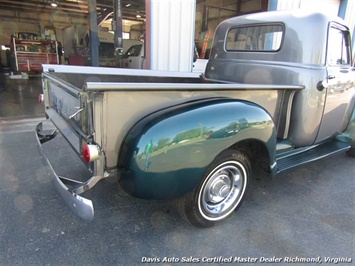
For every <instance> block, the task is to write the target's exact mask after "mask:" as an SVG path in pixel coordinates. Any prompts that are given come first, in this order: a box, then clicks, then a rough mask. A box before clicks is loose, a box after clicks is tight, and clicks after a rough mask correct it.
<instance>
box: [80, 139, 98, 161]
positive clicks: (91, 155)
mask: <svg viewBox="0 0 355 266" xmlns="http://www.w3.org/2000/svg"><path fill="white" fill-rule="evenodd" d="M99 153H100V148H99V146H97V145H92V144H86V145H85V146H84V147H83V151H82V155H83V159H84V161H85V162H87V163H88V162H92V161H95V160H97V159H98V158H99Z"/></svg>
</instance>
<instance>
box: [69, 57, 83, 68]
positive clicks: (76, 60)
mask: <svg viewBox="0 0 355 266" xmlns="http://www.w3.org/2000/svg"><path fill="white" fill-rule="evenodd" d="M69 65H75V66H86V58H85V57H84V56H81V55H70V56H69Z"/></svg>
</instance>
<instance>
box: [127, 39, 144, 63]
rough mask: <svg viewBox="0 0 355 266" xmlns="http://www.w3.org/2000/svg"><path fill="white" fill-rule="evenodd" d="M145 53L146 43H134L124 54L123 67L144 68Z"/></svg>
mask: <svg viewBox="0 0 355 266" xmlns="http://www.w3.org/2000/svg"><path fill="white" fill-rule="evenodd" d="M144 65H145V55H144V43H143V42H140V41H139V43H135V44H133V45H132V46H131V47H130V48H129V49H128V50H127V51H126V52H124V56H123V67H124V68H134V69H144V68H145V67H144Z"/></svg>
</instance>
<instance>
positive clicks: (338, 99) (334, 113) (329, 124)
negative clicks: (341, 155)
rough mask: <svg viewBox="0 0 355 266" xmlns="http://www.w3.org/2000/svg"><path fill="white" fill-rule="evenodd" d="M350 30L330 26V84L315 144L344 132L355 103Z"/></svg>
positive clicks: (328, 81) (328, 67) (328, 56)
mask: <svg viewBox="0 0 355 266" xmlns="http://www.w3.org/2000/svg"><path fill="white" fill-rule="evenodd" d="M350 44H351V42H350V34H349V31H348V29H347V28H345V27H342V26H341V25H339V24H336V23H334V24H331V26H330V27H329V33H328V45H327V60H326V62H327V74H328V77H327V83H328V87H327V88H326V89H327V93H326V99H325V101H324V103H325V106H324V114H323V119H322V123H321V126H320V129H319V132H318V136H317V140H316V142H320V141H322V140H325V139H327V138H329V137H332V136H334V135H335V134H337V133H340V132H342V131H344V129H345V128H346V126H347V124H348V121H349V119H350V115H351V112H352V109H353V107H354V100H355V98H354V97H355V94H354V93H355V72H354V68H353V67H352V62H351V48H350Z"/></svg>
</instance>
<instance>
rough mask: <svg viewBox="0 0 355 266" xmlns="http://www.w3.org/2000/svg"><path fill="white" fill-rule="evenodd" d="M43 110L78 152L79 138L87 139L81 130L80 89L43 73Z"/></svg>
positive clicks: (79, 148)
mask: <svg viewBox="0 0 355 266" xmlns="http://www.w3.org/2000/svg"><path fill="white" fill-rule="evenodd" d="M43 94H44V104H45V112H46V114H47V115H48V117H49V118H50V119H51V121H52V122H53V124H54V125H55V126H56V127H57V128H58V130H59V131H60V132H61V133H62V135H63V136H64V137H65V138H66V139H67V141H68V142H69V143H70V145H71V146H72V147H73V148H74V150H75V151H76V152H77V153H78V154H80V152H81V139H82V138H85V139H87V134H86V133H85V132H84V131H83V127H82V125H83V117H82V116H83V115H82V113H83V110H84V108H85V106H84V104H83V103H82V101H81V90H80V89H79V88H77V87H75V86H73V85H71V84H69V83H67V82H65V80H63V79H59V78H57V77H56V76H54V75H52V74H50V73H43Z"/></svg>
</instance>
